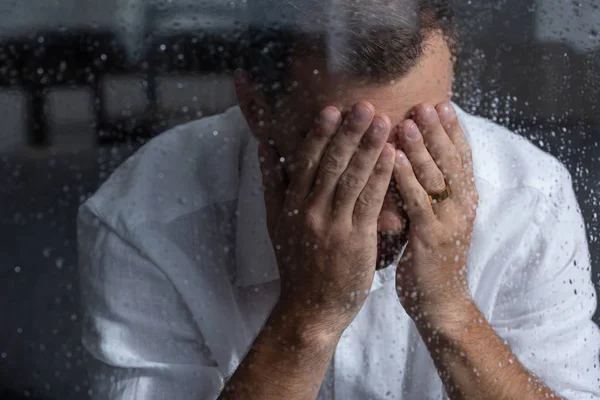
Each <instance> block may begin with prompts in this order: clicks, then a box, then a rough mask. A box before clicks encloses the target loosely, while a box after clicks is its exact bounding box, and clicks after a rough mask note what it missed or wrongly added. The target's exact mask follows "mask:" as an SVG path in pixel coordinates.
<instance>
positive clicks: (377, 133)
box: [333, 116, 391, 214]
mask: <svg viewBox="0 0 600 400" xmlns="http://www.w3.org/2000/svg"><path fill="white" fill-rule="evenodd" d="M390 127H391V122H390V119H389V118H388V117H387V116H377V117H375V118H373V122H372V123H371V126H370V127H369V129H368V130H367V132H366V133H365V135H364V136H363V138H362V141H361V143H360V145H359V146H358V150H357V151H356V153H354V156H353V157H352V160H350V163H349V164H348V168H346V170H345V171H344V173H343V174H342V176H340V179H339V181H338V185H337V188H336V191H335V195H334V200H333V204H334V209H335V210H336V212H338V211H339V213H340V214H344V213H345V212H346V211H349V212H352V210H353V209H354V205H355V203H356V199H357V198H358V196H359V195H360V193H361V192H362V191H363V189H364V188H365V185H366V184H367V181H368V180H369V177H370V176H371V173H372V171H373V168H374V167H375V164H376V163H377V161H378V159H379V157H380V155H381V152H382V150H383V146H384V145H385V143H386V141H387V139H388V136H389V132H390Z"/></svg>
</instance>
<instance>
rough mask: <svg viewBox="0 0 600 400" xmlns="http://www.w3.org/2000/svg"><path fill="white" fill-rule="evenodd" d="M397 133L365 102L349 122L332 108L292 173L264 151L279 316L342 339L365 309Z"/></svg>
mask: <svg viewBox="0 0 600 400" xmlns="http://www.w3.org/2000/svg"><path fill="white" fill-rule="evenodd" d="M390 129H391V122H390V120H389V118H387V116H375V112H374V108H373V106H372V105H371V104H369V103H366V102H360V103H358V104H356V105H355V106H354V107H353V109H352V110H351V111H350V112H348V114H347V116H346V117H345V119H344V120H343V121H342V115H341V113H340V111H339V110H338V109H337V108H334V107H327V108H325V109H324V110H323V111H322V112H321V113H320V116H319V118H318V119H317V121H316V122H315V126H314V128H313V129H312V130H311V131H310V132H309V133H308V135H307V137H306V139H305V141H304V143H303V144H302V146H301V148H300V149H299V150H298V153H297V155H296V156H295V158H294V159H293V164H292V165H289V166H288V168H284V167H283V166H282V163H281V160H280V157H279V155H278V154H277V152H276V150H275V148H274V147H273V146H269V145H268V144H266V143H261V144H260V148H259V152H260V157H261V170H262V173H263V183H264V187H265V203H266V209H267V224H268V228H269V234H270V236H271V240H272V242H273V246H274V249H275V254H276V258H277V263H278V267H279V272H280V278H281V296H280V300H279V303H278V308H279V309H280V310H281V309H283V310H285V311H286V312H292V313H294V315H295V317H296V318H295V320H298V319H297V317H298V316H300V320H301V321H302V325H303V328H304V329H307V328H309V327H315V328H318V329H320V330H321V331H322V329H326V330H328V331H329V332H331V333H334V334H340V335H341V333H342V332H343V331H344V330H345V329H346V327H347V326H348V325H349V324H350V323H351V322H352V320H353V319H354V317H355V316H356V314H357V313H358V311H359V310H360V308H361V307H362V305H363V303H364V301H365V298H366V296H367V294H368V291H369V289H370V287H371V284H372V282H373V277H374V273H375V269H376V268H375V267H376V259H377V218H378V216H379V213H380V211H381V207H382V204H383V200H384V196H385V193H386V191H387V190H388V187H389V184H390V180H391V177H392V171H393V167H394V154H395V151H394V147H393V146H392V145H391V144H389V143H386V142H387V138H388V135H389V132H390ZM286 172H287V173H286ZM288 178H289V179H288Z"/></svg>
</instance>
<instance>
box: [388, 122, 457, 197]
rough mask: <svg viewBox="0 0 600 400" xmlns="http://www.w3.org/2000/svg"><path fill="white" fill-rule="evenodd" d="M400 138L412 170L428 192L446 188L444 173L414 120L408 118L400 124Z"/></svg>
mask: <svg viewBox="0 0 600 400" xmlns="http://www.w3.org/2000/svg"><path fill="white" fill-rule="evenodd" d="M398 131H399V135H400V136H401V137H400V138H398V141H399V143H400V144H401V147H402V150H403V151H404V153H405V154H406V156H407V157H408V159H409V160H410V164H411V166H412V170H413V171H414V174H415V176H416V177H417V179H418V181H419V182H420V184H421V186H422V187H423V188H424V189H425V191H426V192H427V193H430V194H436V193H440V192H442V191H443V190H444V189H445V188H446V182H445V180H444V174H442V171H440V169H439V167H438V166H437V164H436V163H435V161H434V160H433V157H431V154H430V153H429V151H428V150H427V148H426V147H425V143H424V141H423V135H422V134H421V132H420V130H419V128H418V126H417V125H416V124H415V122H414V121H412V120H410V119H408V120H406V121H403V122H402V123H401V124H400V129H399V130H398Z"/></svg>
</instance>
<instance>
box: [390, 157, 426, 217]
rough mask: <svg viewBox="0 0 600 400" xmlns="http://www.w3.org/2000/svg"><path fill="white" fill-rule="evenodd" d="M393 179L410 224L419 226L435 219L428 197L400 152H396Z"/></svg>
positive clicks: (408, 162)
mask: <svg viewBox="0 0 600 400" xmlns="http://www.w3.org/2000/svg"><path fill="white" fill-rule="evenodd" d="M394 179H395V181H396V186H397V188H398V192H399V193H400V196H401V197H402V199H403V200H404V207H405V209H406V214H407V215H408V218H409V220H410V222H411V224H421V223H423V222H427V221H429V220H431V219H433V218H435V214H434V213H433V209H432V207H431V204H430V203H429V196H428V194H427V192H426V191H425V189H424V188H423V186H422V185H421V183H420V182H419V180H418V178H417V176H416V175H415V173H414V171H413V167H412V165H411V162H410V160H409V159H408V157H407V156H406V154H405V153H404V152H403V151H402V150H396V157H395V163H394Z"/></svg>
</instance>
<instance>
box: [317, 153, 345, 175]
mask: <svg viewBox="0 0 600 400" xmlns="http://www.w3.org/2000/svg"><path fill="white" fill-rule="evenodd" d="M321 168H322V169H323V172H324V173H326V174H328V175H334V174H339V173H340V172H341V170H342V162H341V161H340V160H339V159H338V157H337V156H336V155H334V154H331V153H328V154H327V155H325V157H324V159H323V162H322V163H321Z"/></svg>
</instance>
